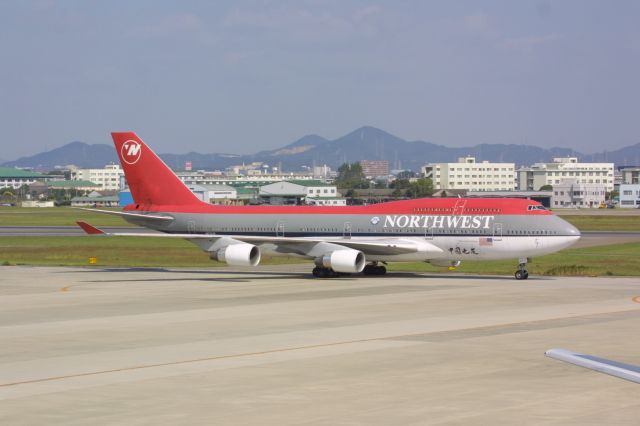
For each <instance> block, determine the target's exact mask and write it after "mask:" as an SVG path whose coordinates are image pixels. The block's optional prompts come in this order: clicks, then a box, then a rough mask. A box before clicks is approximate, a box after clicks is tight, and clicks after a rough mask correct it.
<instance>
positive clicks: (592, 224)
mask: <svg viewBox="0 0 640 426" xmlns="http://www.w3.org/2000/svg"><path fill="white" fill-rule="evenodd" d="M560 217H561V218H562V219H564V220H566V221H567V222H569V223H571V224H572V225H573V226H575V227H576V228H578V229H579V230H581V231H619V232H624V231H627V232H632V231H640V216H586V215H585V216H580V215H566V216H565V215H563V216H560Z"/></svg>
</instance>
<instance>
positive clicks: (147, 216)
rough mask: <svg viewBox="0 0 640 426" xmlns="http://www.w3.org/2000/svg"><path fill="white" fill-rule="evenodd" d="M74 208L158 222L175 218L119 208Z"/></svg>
mask: <svg viewBox="0 0 640 426" xmlns="http://www.w3.org/2000/svg"><path fill="white" fill-rule="evenodd" d="M72 208H74V209H77V210H85V211H88V212H94V213H102V214H110V215H112V216H121V217H130V218H135V219H145V220H151V221H156V222H157V221H160V222H169V221H172V220H173V217H172V216H161V215H154V214H146V213H132V212H123V211H117V210H101V209H87V208H84V207H72Z"/></svg>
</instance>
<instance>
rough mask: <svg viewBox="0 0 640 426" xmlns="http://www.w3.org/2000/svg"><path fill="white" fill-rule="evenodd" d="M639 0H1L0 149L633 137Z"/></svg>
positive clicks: (242, 150)
mask: <svg viewBox="0 0 640 426" xmlns="http://www.w3.org/2000/svg"><path fill="white" fill-rule="evenodd" d="M638 22H640V2H636V1H616V2H603V1H579V0H567V1H563V2H553V1H546V0H531V1H522V2H511V1H506V0H503V1H497V0H492V1H461V2H442V1H440V2H436V1H407V2H370V1H358V0H345V1H280V2H269V1H267V2H265V1H237V2H236V1H220V2H205V1H185V2H178V1H151V0H145V1H136V2H125V1H113V2H82V1H56V0H38V1H13V2H11V1H8V2H2V3H0V47H1V49H2V52H3V57H4V64H5V66H4V67H2V68H0V96H1V99H2V101H1V102H0V116H1V117H2V130H3V148H4V149H3V152H1V153H0V157H1V158H2V159H4V160H14V159H16V158H18V157H22V156H28V155H32V154H35V153H38V152H42V151H45V150H51V149H54V148H57V147H60V146H62V145H64V144H66V143H68V142H71V141H75V140H78V141H83V142H86V143H90V144H95V143H107V144H110V143H111V141H110V135H109V132H110V131H121V130H133V131H135V132H137V133H138V134H139V135H140V136H141V137H142V138H143V139H144V140H146V141H147V142H148V143H149V144H151V145H152V146H153V147H154V149H155V150H156V151H158V152H175V153H178V152H188V151H197V152H203V153H213V152H229V153H237V154H248V153H255V152H258V151H260V150H268V149H274V148H278V147H281V146H284V145H286V144H289V143H291V142H293V141H295V140H296V139H298V138H300V137H302V136H304V135H307V134H317V135H320V136H322V137H325V138H327V139H336V138H338V137H340V136H342V135H344V134H346V133H348V132H349V131H352V130H353V129H355V128H358V127H360V126H363V125H371V126H374V127H377V128H381V129H384V130H386V131H388V132H390V133H392V134H394V135H397V136H399V137H401V138H403V139H406V140H424V141H428V142H433V143H436V144H440V145H445V146H448V147H463V146H471V145H476V144H480V143H497V144H502V143H503V144H528V145H534V146H539V147H543V148H550V147H556V146H559V147H566V148H572V149H575V150H577V151H580V152H584V153H595V152H602V151H604V150H614V149H617V148H620V147H623V146H629V145H633V144H636V143H638V142H640V120H638V119H637V117H636V115H637V102H638V99H640V84H638V77H637V76H638V75H640V27H639V26H638V25H637V23H638Z"/></svg>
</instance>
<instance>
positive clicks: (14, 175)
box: [0, 167, 46, 189]
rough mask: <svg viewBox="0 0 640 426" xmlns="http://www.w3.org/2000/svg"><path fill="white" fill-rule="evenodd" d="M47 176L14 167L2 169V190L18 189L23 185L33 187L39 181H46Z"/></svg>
mask: <svg viewBox="0 0 640 426" xmlns="http://www.w3.org/2000/svg"><path fill="white" fill-rule="evenodd" d="M45 178H46V176H43V175H41V174H40V173H36V172H30V171H27V170H20V169H14V168H12V167H0V188H13V189H18V188H20V187H21V186H22V185H31V184H32V183H34V182H36V181H37V180H44V179H45Z"/></svg>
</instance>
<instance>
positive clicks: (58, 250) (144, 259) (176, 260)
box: [0, 236, 299, 267]
mask: <svg viewBox="0 0 640 426" xmlns="http://www.w3.org/2000/svg"><path fill="white" fill-rule="evenodd" d="M89 257H96V258H97V265H98V266H140V267H158V266H166V267H172V266H223V265H225V264H224V263H220V262H216V261H213V260H211V259H209V256H208V255H207V254H206V253H205V252H203V251H202V250H200V249H199V248H198V247H197V246H195V245H194V244H192V243H190V242H188V241H185V240H182V239H176V238H140V237H100V236H78V237H0V265H51V266H80V265H88V264H89ZM295 262H299V259H295V258H288V257H283V258H274V259H269V260H267V261H266V262H262V263H264V264H280V263H295Z"/></svg>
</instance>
